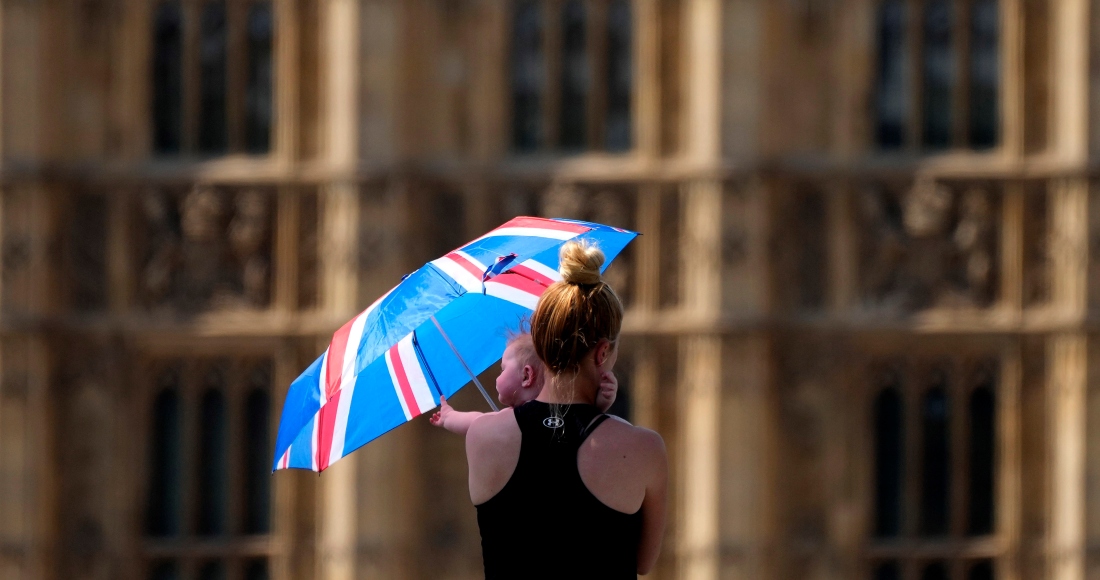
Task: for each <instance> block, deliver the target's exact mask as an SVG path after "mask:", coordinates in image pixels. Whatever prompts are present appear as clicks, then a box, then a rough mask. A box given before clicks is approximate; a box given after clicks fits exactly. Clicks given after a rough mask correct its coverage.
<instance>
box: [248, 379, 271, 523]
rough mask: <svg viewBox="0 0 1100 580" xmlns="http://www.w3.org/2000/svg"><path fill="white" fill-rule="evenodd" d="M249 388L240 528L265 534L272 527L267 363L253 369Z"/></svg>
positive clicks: (269, 403) (269, 405)
mask: <svg viewBox="0 0 1100 580" xmlns="http://www.w3.org/2000/svg"><path fill="white" fill-rule="evenodd" d="M252 372H253V376H252V377H251V380H250V382H252V386H251V390H250V391H249V393H248V396H247V397H246V398H245V404H244V414H245V417H244V421H243V422H242V423H243V425H244V432H243V433H241V437H242V438H243V440H244V445H245V454H244V455H245V459H244V464H243V468H244V474H243V475H244V477H243V478H242V480H243V481H244V493H245V504H244V522H243V524H244V525H243V528H242V530H241V531H242V532H244V533H246V534H265V533H267V532H269V531H270V528H271V515H270V514H271V509H270V505H269V504H270V502H271V474H270V471H271V469H270V461H269V459H270V457H269V456H270V455H271V444H270V443H271V442H270V439H271V438H270V437H269V433H268V432H269V430H270V426H269V425H270V423H271V416H270V415H271V397H270V396H269V395H268V393H267V385H268V384H270V378H269V377H270V371H269V369H267V368H266V367H263V366H261V367H258V368H256V369H253V371H252Z"/></svg>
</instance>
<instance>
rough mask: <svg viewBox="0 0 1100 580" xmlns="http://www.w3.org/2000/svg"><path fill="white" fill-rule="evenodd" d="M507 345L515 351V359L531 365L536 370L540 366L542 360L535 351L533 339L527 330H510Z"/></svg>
mask: <svg viewBox="0 0 1100 580" xmlns="http://www.w3.org/2000/svg"><path fill="white" fill-rule="evenodd" d="M507 346H510V347H513V348H514V349H515V352H516V360H517V361H519V363H520V364H522V365H531V366H532V367H534V368H535V369H536V370H537V369H541V368H542V361H541V360H539V355H538V353H536V352H535V341H533V340H531V333H529V332H510V333H509V336H508V343H507Z"/></svg>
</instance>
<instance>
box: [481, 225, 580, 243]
mask: <svg viewBox="0 0 1100 580" xmlns="http://www.w3.org/2000/svg"><path fill="white" fill-rule="evenodd" d="M577 235H578V233H577V232H569V231H565V230H552V229H548V228H524V227H510V228H497V229H495V230H493V231H491V232H489V233H487V234H485V235H484V236H481V237H480V238H478V239H477V240H474V241H475V242H476V241H478V240H484V239H485V238H493V237H500V236H516V237H520V236H531V237H536V238H550V239H553V240H569V239H572V238H575V237H577Z"/></svg>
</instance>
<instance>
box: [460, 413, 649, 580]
mask: <svg viewBox="0 0 1100 580" xmlns="http://www.w3.org/2000/svg"><path fill="white" fill-rule="evenodd" d="M563 410H564V412H562V413H561V414H560V416H561V417H562V418H563V419H564V421H561V422H560V423H561V424H560V426H558V425H559V421H558V420H557V417H558V415H555V414H553V413H552V412H551V407H550V405H548V404H546V403H542V402H538V401H534V402H531V403H528V404H527V405H524V406H522V407H520V408H517V409H516V410H514V411H508V410H506V411H504V412H501V413H499V414H494V415H489V416H485V417H483V418H481V419H478V420H477V421H476V422H475V424H474V426H473V427H471V429H470V432H469V434H468V435H467V455H468V457H469V461H470V494H471V499H472V500H473V501H474V503H475V504H476V505H477V507H478V523H479V525H480V527H481V530H482V547H483V552H484V560H485V572H486V578H488V579H495V578H561V577H570V578H634V577H636V574H637V573H638V572H639V571H640V572H642V573H645V572H647V571H648V570H649V567H651V566H652V561H653V560H654V559H655V558H656V553H655V552H656V550H657V548H658V546H659V542H660V537H659V535H660V529H661V528H663V522H664V486H665V478H666V474H665V457H664V446H663V442H662V441H661V439H660V436H658V435H657V434H656V433H653V432H652V431H649V430H646V429H640V428H637V427H634V426H632V425H630V424H628V423H626V422H622V421H618V420H608V421H603V422H602V423H599V418H597V415H598V412H597V411H596V410H595V408H594V407H593V406H591V405H580V404H577V405H567V406H564V407H563ZM593 419H595V422H593ZM595 423H599V424H598V425H596V424H595ZM590 425H592V427H590ZM593 427H594V428H593ZM586 428H587V429H586ZM647 503H648V504H650V505H649V506H648V507H649V509H645V508H646V504H647ZM654 536H656V537H654Z"/></svg>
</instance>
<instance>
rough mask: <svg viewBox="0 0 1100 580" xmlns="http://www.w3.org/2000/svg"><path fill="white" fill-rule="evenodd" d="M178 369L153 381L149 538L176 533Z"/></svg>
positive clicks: (180, 442)
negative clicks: (154, 385)
mask: <svg viewBox="0 0 1100 580" xmlns="http://www.w3.org/2000/svg"><path fill="white" fill-rule="evenodd" d="M178 373H179V371H178V369H175V368H170V369H167V370H165V371H163V373H162V374H161V376H160V377H159V380H158V381H157V383H158V386H159V390H160V391H159V392H158V393H157V395H156V397H155V398H154V399H153V409H152V420H151V429H150V434H149V449H150V458H149V485H148V499H147V501H146V506H147V508H146V526H145V529H146V533H148V534H149V536H152V537H167V536H175V535H177V534H179V533H180V531H181V529H180V509H181V500H182V493H181V491H182V488H181V486H180V480H181V475H182V473H183V470H182V469H181V467H182V460H183V454H182V447H183V436H182V431H181V420H180V401H179V374H178Z"/></svg>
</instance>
